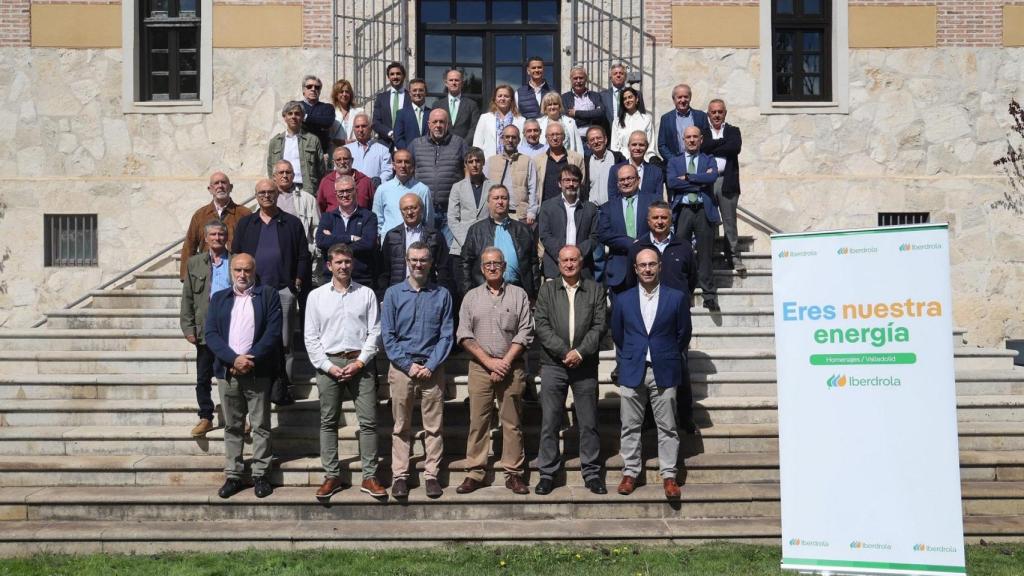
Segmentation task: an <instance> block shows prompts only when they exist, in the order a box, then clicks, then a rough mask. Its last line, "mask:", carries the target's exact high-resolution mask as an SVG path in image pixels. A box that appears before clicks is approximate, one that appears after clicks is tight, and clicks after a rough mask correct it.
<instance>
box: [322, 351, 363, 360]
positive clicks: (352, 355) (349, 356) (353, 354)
mask: <svg viewBox="0 0 1024 576" xmlns="http://www.w3.org/2000/svg"><path fill="white" fill-rule="evenodd" d="M360 352H361V350H348V351H346V352H335V353H334V354H328V355H327V356H328V357H329V358H344V359H346V360H355V359H356V358H359V353H360Z"/></svg>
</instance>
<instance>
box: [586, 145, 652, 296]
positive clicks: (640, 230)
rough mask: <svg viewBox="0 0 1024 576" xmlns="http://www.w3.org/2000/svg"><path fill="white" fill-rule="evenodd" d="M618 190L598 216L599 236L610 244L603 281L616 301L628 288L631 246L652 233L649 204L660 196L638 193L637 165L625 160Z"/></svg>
mask: <svg viewBox="0 0 1024 576" xmlns="http://www.w3.org/2000/svg"><path fill="white" fill-rule="evenodd" d="M616 184H617V186H618V193H617V194H610V195H609V196H610V198H609V199H608V202H606V203H605V204H604V205H602V206H601V211H600V213H599V214H598V218H597V239H598V240H599V241H600V242H601V243H602V244H604V245H605V246H607V247H608V255H607V261H606V264H605V269H604V282H605V285H606V286H608V293H609V296H610V297H611V299H612V304H613V305H614V302H615V298H616V294H617V293H618V292H622V291H623V290H625V289H627V288H629V284H627V282H628V280H629V267H630V266H632V263H631V262H630V261H629V259H628V254H629V249H630V247H631V246H632V245H633V244H634V243H635V242H636V240H637V238H642V237H644V236H647V235H648V234H650V232H651V231H650V228H648V226H647V217H646V215H647V208H648V207H649V206H650V205H651V202H654V201H655V200H659V199H660V198H659V197H658V196H654V195H653V194H639V193H638V189H639V186H640V182H639V180H638V179H637V176H636V168H635V167H633V165H631V164H626V165H625V166H623V167H622V169H621V170H619V180H618V182H617V183H616Z"/></svg>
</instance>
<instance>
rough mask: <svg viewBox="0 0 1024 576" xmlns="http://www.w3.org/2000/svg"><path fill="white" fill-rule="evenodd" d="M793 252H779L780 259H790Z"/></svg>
mask: <svg viewBox="0 0 1024 576" xmlns="http://www.w3.org/2000/svg"><path fill="white" fill-rule="evenodd" d="M790 254H791V252H790V251H789V250H783V251H781V252H779V258H789V256H790Z"/></svg>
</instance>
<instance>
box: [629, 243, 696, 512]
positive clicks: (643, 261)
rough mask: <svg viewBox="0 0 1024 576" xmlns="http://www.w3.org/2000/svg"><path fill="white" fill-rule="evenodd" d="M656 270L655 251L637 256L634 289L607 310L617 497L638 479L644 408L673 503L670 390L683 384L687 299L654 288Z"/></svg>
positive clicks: (675, 447)
mask: <svg viewBox="0 0 1024 576" xmlns="http://www.w3.org/2000/svg"><path fill="white" fill-rule="evenodd" d="M660 266H661V255H660V254H659V253H658V251H657V250H654V249H651V248H647V249H644V250H641V251H640V252H639V253H638V254H637V256H636V265H635V269H636V275H637V276H638V277H639V279H640V285H639V286H636V287H633V288H630V289H629V290H626V291H625V292H623V293H622V294H621V295H620V296H619V299H618V302H617V303H616V305H615V306H613V307H612V320H611V325H612V326H611V327H612V339H613V340H614V341H615V347H616V354H615V356H616V358H615V359H616V363H617V364H618V371H619V374H618V384H619V396H620V400H619V418H620V419H621V421H622V440H621V443H620V453H621V455H622V482H620V483H619V489H618V492H619V494H622V495H624V496H628V495H629V494H631V493H632V492H633V490H634V489H635V488H636V485H637V478H639V477H640V474H641V473H643V463H644V461H643V458H642V457H641V447H640V429H641V427H642V426H643V422H644V412H645V410H646V407H647V404H648V403H650V406H651V411H652V413H653V414H654V424H655V426H656V427H657V429H658V467H659V474H660V476H661V479H662V483H663V485H664V489H665V496H666V497H667V498H668V499H670V500H677V499H679V496H680V490H679V484H678V483H677V482H676V459H677V458H678V456H679V433H678V431H677V430H676V417H675V397H676V388H677V387H679V386H681V385H684V384H686V374H687V368H686V349H687V348H688V347H689V345H690V335H691V333H692V329H691V325H690V302H689V299H688V298H686V295H685V294H683V293H682V292H680V291H678V290H675V289H673V288H669V287H668V286H665V285H662V284H661V283H660V281H659V274H660Z"/></svg>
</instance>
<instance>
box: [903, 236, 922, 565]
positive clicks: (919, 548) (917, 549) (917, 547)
mask: <svg viewBox="0 0 1024 576" xmlns="http://www.w3.org/2000/svg"><path fill="white" fill-rule="evenodd" d="M900 249H901V250H902V248H900ZM927 549H928V546H926V545H925V544H914V552H924V551H925V550H927Z"/></svg>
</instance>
